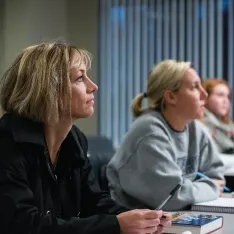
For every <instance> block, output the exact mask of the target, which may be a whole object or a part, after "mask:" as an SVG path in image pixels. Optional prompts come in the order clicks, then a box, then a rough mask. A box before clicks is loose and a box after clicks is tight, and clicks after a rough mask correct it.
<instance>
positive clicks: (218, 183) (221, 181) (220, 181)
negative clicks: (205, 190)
mask: <svg viewBox="0 0 234 234" xmlns="http://www.w3.org/2000/svg"><path fill="white" fill-rule="evenodd" d="M197 176H199V177H201V178H205V179H210V180H213V181H214V182H215V183H216V184H217V185H218V186H219V187H221V188H222V189H223V190H224V191H226V192H231V190H230V188H228V187H227V186H225V185H224V184H225V182H224V181H223V180H215V179H211V178H210V177H208V176H207V175H205V174H203V173H201V172H197Z"/></svg>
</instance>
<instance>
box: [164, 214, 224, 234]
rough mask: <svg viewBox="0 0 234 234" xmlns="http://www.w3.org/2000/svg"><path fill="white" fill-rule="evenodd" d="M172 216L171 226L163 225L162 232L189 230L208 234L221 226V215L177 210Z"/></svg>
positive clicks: (194, 233) (196, 233)
mask: <svg viewBox="0 0 234 234" xmlns="http://www.w3.org/2000/svg"><path fill="white" fill-rule="evenodd" d="M172 217H173V218H172V226H171V227H165V228H164V232H163V233H182V232H185V231H190V232H192V234H208V233H212V232H214V231H216V230H218V229H220V228H222V226H223V217H222V216H216V215H205V214H198V213H186V212H177V213H174V214H173V215H172Z"/></svg>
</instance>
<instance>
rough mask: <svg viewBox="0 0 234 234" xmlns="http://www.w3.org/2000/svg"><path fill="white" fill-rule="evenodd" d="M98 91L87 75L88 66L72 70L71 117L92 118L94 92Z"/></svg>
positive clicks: (82, 65)
mask: <svg viewBox="0 0 234 234" xmlns="http://www.w3.org/2000/svg"><path fill="white" fill-rule="evenodd" d="M97 89H98V87H97V85H96V84H95V83H93V82H92V81H91V80H90V79H89V78H88V77H87V74H86V66H85V65H84V63H82V64H81V65H80V66H79V67H72V68H71V91H72V100H71V117H72V119H74V120H76V119H78V118H87V117H90V116H91V115H92V114H93V112H94V92H96V91H97Z"/></svg>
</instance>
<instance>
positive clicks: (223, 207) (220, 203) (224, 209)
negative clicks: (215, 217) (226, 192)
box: [191, 197, 234, 214]
mask: <svg viewBox="0 0 234 234" xmlns="http://www.w3.org/2000/svg"><path fill="white" fill-rule="evenodd" d="M191 210H192V211H204V212H215V213H231V214H234V199H233V198H227V197H219V198H218V199H216V200H213V201H208V202H200V203H196V204H194V205H192V208H191Z"/></svg>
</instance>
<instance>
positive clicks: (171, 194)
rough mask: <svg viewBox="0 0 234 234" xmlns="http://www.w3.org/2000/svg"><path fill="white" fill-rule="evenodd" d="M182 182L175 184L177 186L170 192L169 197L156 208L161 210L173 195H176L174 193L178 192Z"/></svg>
mask: <svg viewBox="0 0 234 234" xmlns="http://www.w3.org/2000/svg"><path fill="white" fill-rule="evenodd" d="M181 186H182V185H181V184H177V185H176V186H175V188H174V189H173V190H172V191H171V192H170V194H169V195H168V197H167V198H166V199H165V200H164V201H163V202H162V203H161V204H159V205H158V207H157V208H156V210H161V209H162V208H163V206H164V205H165V204H166V203H167V202H168V201H169V200H170V199H171V198H172V196H174V194H175V193H176V191H177V190H178V189H179V188H180V187H181Z"/></svg>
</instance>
